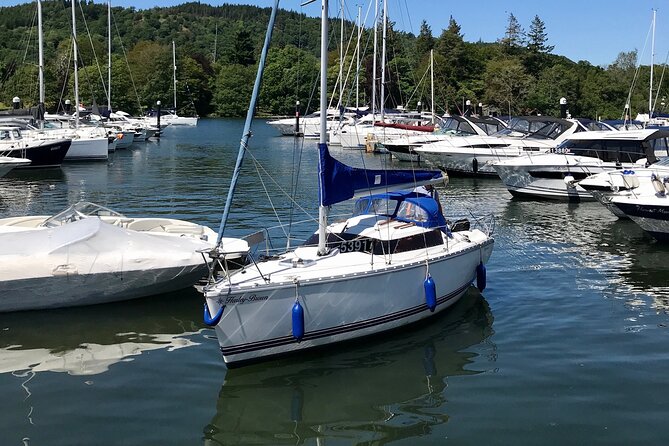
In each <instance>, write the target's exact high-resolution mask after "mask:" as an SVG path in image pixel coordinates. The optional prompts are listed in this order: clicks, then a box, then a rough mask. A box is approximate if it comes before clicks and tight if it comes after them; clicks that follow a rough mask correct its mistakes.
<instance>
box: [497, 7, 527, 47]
mask: <svg viewBox="0 0 669 446" xmlns="http://www.w3.org/2000/svg"><path fill="white" fill-rule="evenodd" d="M524 38H525V32H524V31H523V28H522V26H520V22H519V21H518V19H517V18H516V16H515V15H513V13H509V24H508V25H507V26H506V32H505V33H504V37H503V38H501V39H500V40H499V43H501V44H502V45H504V46H505V47H506V48H507V49H511V48H514V49H515V48H520V47H521V46H523V42H524Z"/></svg>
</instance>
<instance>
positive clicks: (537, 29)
mask: <svg viewBox="0 0 669 446" xmlns="http://www.w3.org/2000/svg"><path fill="white" fill-rule="evenodd" d="M547 42H548V34H547V33H546V25H545V24H544V22H543V21H542V20H541V19H540V18H539V16H538V15H535V16H534V19H532V24H531V25H530V30H529V32H528V33H527V49H528V50H529V51H530V52H531V53H550V52H551V51H553V49H554V48H555V46H553V45H548V43H547Z"/></svg>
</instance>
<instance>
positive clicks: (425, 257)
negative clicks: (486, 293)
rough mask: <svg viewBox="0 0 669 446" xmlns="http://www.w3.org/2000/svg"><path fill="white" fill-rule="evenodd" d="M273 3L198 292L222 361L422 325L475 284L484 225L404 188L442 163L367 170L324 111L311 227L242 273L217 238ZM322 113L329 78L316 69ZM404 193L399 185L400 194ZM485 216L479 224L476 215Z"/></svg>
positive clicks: (424, 180) (481, 276)
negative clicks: (343, 151) (348, 155)
mask: <svg viewBox="0 0 669 446" xmlns="http://www.w3.org/2000/svg"><path fill="white" fill-rule="evenodd" d="M322 2H323V3H322V24H321V27H322V28H321V55H322V57H321V73H322V74H323V73H327V57H326V55H327V37H328V21H327V17H328V15H327V11H328V0H322ZM278 3H279V1H278V0H275V3H274V7H273V9H272V13H271V16H270V22H269V25H268V28H267V35H266V37H265V43H264V46H263V50H262V53H261V58H260V63H259V68H258V74H257V77H256V81H255V85H254V89H253V95H252V98H251V103H250V106H249V109H248V112H247V118H246V124H245V127H244V131H243V137H242V141H241V144H240V149H239V155H238V158H237V162H236V165H235V170H234V172H233V175H232V181H231V184H230V189H229V192H228V196H227V198H226V204H225V208H224V211H223V216H222V219H221V225H220V228H219V232H218V239H217V244H216V245H217V246H216V248H215V249H213V250H212V251H211V252H209V256H210V257H211V259H212V262H211V264H210V267H209V269H210V274H209V277H208V282H207V284H206V285H205V286H204V287H203V288H202V292H203V294H204V297H205V307H204V319H205V323H207V324H208V325H210V326H213V327H215V331H216V335H217V337H218V341H219V345H220V350H221V353H222V355H223V359H224V361H225V363H226V364H227V365H228V366H229V367H233V366H238V365H241V364H243V363H246V362H252V361H259V360H263V359H266V358H268V357H272V356H275V355H282V354H287V353H294V352H298V351H303V350H307V349H311V348H316V347H323V346H328V345H331V344H336V343H340V342H343V341H347V340H352V339H356V338H360V337H363V336H369V335H373V334H377V333H382V332H385V331H388V330H391V329H396V328H399V327H403V326H405V325H408V324H412V323H417V322H420V321H422V320H424V319H426V318H429V317H431V316H433V315H435V314H437V313H439V312H442V311H443V310H446V309H447V308H448V307H450V306H451V305H453V304H454V303H455V302H457V301H458V299H460V297H462V295H463V294H465V292H466V291H467V289H468V288H469V287H470V286H471V284H472V283H473V282H474V281H475V280H476V282H477V286H478V287H479V289H483V288H485V282H486V273H485V266H484V265H485V263H486V262H487V261H488V259H489V257H490V255H491V253H492V250H493V244H494V240H493V238H492V236H491V232H492V231H491V229H490V226H483V227H481V228H475V227H474V226H475V225H473V224H470V223H469V222H468V221H461V222H460V223H459V224H458V225H451V224H449V223H447V222H446V220H445V218H444V216H443V215H442V214H441V212H440V209H439V208H440V206H439V204H438V202H437V201H436V200H435V199H434V198H432V197H431V196H429V195H423V194H422V193H419V192H417V191H414V190H413V188H414V187H416V186H417V185H421V184H425V185H427V184H438V183H444V182H445V181H446V180H447V177H446V176H445V175H444V174H443V173H442V172H440V171H424V170H420V171H418V170H399V171H398V170H368V169H362V168H356V167H351V166H347V165H345V164H343V163H341V162H340V161H338V160H337V159H335V158H334V157H332V156H331V155H330V153H329V150H328V147H327V144H326V137H327V136H326V131H325V129H326V115H325V114H323V115H322V120H321V130H322V131H321V132H320V135H321V136H320V142H319V144H318V150H319V178H318V181H319V216H318V222H319V225H318V229H317V231H316V232H315V233H314V234H313V235H312V236H311V237H310V238H309V240H307V241H306V243H305V244H304V245H302V246H299V247H296V248H289V249H287V250H285V251H283V252H281V253H279V254H278V255H272V256H265V257H259V258H257V259H256V258H253V257H251V259H250V261H249V263H248V264H247V265H245V266H244V267H242V268H241V269H236V270H231V269H230V268H228V267H227V265H226V259H227V258H228V256H232V255H235V252H234V246H232V247H230V248H227V247H226V244H225V243H222V242H221V240H222V237H223V234H224V231H225V227H226V224H227V219H228V215H229V212H230V207H231V205H232V198H233V195H234V192H235V188H236V183H237V180H238V177H239V174H240V170H241V166H242V163H243V159H244V154H245V151H246V148H247V145H248V139H249V137H250V127H251V122H252V118H253V111H254V110H255V103H256V98H257V95H258V91H259V88H260V80H261V78H262V72H263V68H264V63H265V59H266V56H267V50H268V47H269V42H270V39H271V34H272V29H273V24H274V19H275V17H276V11H277V9H278ZM320 91H321V101H320V105H321V109H322V110H325V109H326V106H327V102H326V101H327V98H326V97H325V92H327V79H326V76H324V75H322V76H321V87H320ZM407 189H408V190H407ZM356 196H358V197H359V198H358V201H357V202H356V203H355V212H354V214H353V215H352V216H351V217H350V218H348V219H346V220H345V221H343V222H339V223H333V224H330V225H328V207H329V206H331V205H333V204H336V203H340V202H343V201H347V200H349V199H352V198H354V197H356ZM479 221H481V222H482V221H483V220H479Z"/></svg>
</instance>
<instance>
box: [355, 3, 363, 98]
mask: <svg viewBox="0 0 669 446" xmlns="http://www.w3.org/2000/svg"><path fill="white" fill-rule="evenodd" d="M361 16H362V6H360V5H358V42H357V43H356V45H355V109H356V110H358V109H359V108H360V37H361V36H362V27H361V26H360V18H361Z"/></svg>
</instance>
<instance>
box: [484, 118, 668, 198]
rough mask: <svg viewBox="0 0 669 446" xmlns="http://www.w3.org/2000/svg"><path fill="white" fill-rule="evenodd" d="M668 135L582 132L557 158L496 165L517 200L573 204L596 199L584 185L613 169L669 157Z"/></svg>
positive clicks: (534, 157)
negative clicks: (587, 180)
mask: <svg viewBox="0 0 669 446" xmlns="http://www.w3.org/2000/svg"><path fill="white" fill-rule="evenodd" d="M668 136H669V131H666V130H659V129H645V130H620V131H613V132H610V131H602V132H582V133H578V134H575V135H572V136H571V137H570V138H569V139H568V140H567V141H565V142H564V143H563V144H562V145H560V146H559V147H557V148H556V149H554V150H553V153H544V154H535V155H524V156H520V157H516V158H513V159H509V160H506V161H502V162H499V163H496V164H495V165H494V168H495V170H496V171H497V173H498V174H499V176H500V178H501V179H502V181H503V182H504V184H505V185H506V187H507V189H508V190H509V192H511V194H512V195H514V196H525V197H534V198H548V199H558V200H569V201H584V200H585V201H589V200H594V197H593V196H592V195H591V194H590V193H589V192H588V191H587V190H585V189H584V188H583V187H581V186H580V185H579V181H581V180H583V179H584V178H587V177H589V176H591V175H594V174H597V173H600V172H607V171H613V170H616V169H618V170H634V169H636V168H639V167H644V166H645V165H646V163H651V164H652V163H654V162H656V161H657V158H658V157H661V156H665V157H666V156H667V155H669V151H668V146H667V137H668Z"/></svg>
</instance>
